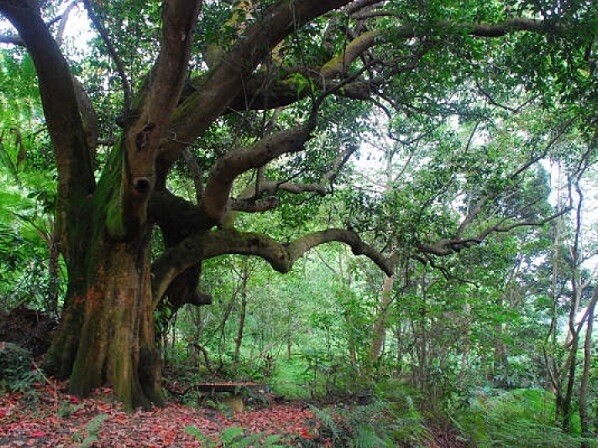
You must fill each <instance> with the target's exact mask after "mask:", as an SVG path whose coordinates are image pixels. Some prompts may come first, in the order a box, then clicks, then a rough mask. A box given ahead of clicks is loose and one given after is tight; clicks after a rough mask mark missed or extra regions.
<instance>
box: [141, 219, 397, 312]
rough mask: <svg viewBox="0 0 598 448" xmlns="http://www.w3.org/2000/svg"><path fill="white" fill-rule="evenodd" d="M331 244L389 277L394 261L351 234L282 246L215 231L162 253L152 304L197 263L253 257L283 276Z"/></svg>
mask: <svg viewBox="0 0 598 448" xmlns="http://www.w3.org/2000/svg"><path fill="white" fill-rule="evenodd" d="M333 241H337V242H341V243H345V244H347V245H348V246H350V247H351V250H352V251H353V253H354V254H355V255H364V256H366V257H368V258H369V259H371V260H372V261H373V262H374V263H375V264H376V265H377V266H378V267H379V268H380V269H382V270H383V271H384V272H385V273H386V274H388V275H392V273H393V271H394V260H393V259H389V258H385V257H384V256H383V255H382V254H381V253H380V252H378V251H376V250H375V249H374V248H373V247H371V246H370V245H368V244H366V243H364V242H363V241H362V240H361V238H360V236H359V235H358V234H357V233H355V232H353V231H352V230H345V229H328V230H323V231H320V232H313V233H310V234H307V235H305V236H302V237H300V238H299V239H297V240H296V241H294V242H292V243H290V244H288V245H285V244H281V243H279V242H277V241H276V240H274V239H273V238H270V237H269V236H267V235H263V234H260V233H251V232H248V233H243V232H237V231H234V230H219V231H214V232H206V233H201V234H197V235H193V236H191V237H189V238H187V239H185V240H184V241H183V242H181V244H179V245H178V246H176V247H174V248H172V249H171V250H168V251H166V252H165V253H164V254H163V255H162V256H160V257H159V258H158V259H157V260H156V261H155V262H154V264H153V266H152V276H153V283H152V291H153V298H154V303H157V302H158V301H159V300H160V298H161V297H162V296H163V295H164V293H165V292H166V290H167V288H168V285H169V284H170V283H171V282H172V281H173V280H174V279H175V278H176V277H177V276H178V275H180V274H181V273H182V272H184V271H185V270H186V269H188V268H189V267H190V266H193V265H194V264H197V263H198V262H199V261H202V260H206V259H208V258H213V257H217V256H220V255H225V254H238V255H255V256H258V257H261V258H263V259H264V260H266V261H267V262H268V263H270V265H271V266H272V267H273V268H274V269H275V270H277V271H278V272H282V273H286V272H289V271H290V270H291V268H292V267H293V264H294V263H295V262H296V261H297V260H298V259H299V258H301V257H302V256H303V254H305V253H306V252H307V251H309V250H310V249H313V248H314V247H316V246H319V245H320V244H324V243H330V242H333Z"/></svg>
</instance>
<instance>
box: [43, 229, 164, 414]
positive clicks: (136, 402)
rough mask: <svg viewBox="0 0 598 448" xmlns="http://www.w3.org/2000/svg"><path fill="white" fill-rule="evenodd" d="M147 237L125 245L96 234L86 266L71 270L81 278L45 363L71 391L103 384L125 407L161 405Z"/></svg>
mask: <svg viewBox="0 0 598 448" xmlns="http://www.w3.org/2000/svg"><path fill="white" fill-rule="evenodd" d="M148 241H149V231H146V232H145V235H142V236H140V237H138V238H136V239H135V240H134V241H131V242H126V243H125V242H121V243H114V242H111V241H106V240H105V239H104V238H99V239H98V241H96V242H95V244H94V245H93V246H92V247H93V250H90V251H89V256H88V264H87V265H86V266H83V267H75V268H74V269H75V270H81V269H85V271H86V273H85V274H83V275H76V276H75V277H76V278H77V277H79V278H80V277H82V276H84V277H85V278H86V279H87V281H86V282H85V283H83V284H80V285H72V286H73V288H72V290H71V292H72V295H71V297H70V300H69V301H68V303H67V306H66V308H65V310H64V312H63V319H62V323H61V327H60V329H59V332H58V334H57V336H56V338H55V340H54V343H53V345H52V347H51V349H50V352H49V353H48V363H49V365H50V366H51V367H53V368H54V371H55V372H56V373H57V374H58V375H59V376H62V377H66V376H68V375H70V383H69V388H70V392H71V393H73V394H75V395H78V396H85V395H87V394H89V392H91V390H92V389H93V388H96V387H100V386H105V385H106V386H109V387H112V388H113V391H114V395H115V398H116V399H118V400H119V401H121V402H123V403H124V405H125V407H127V408H129V409H132V408H136V407H144V408H149V407H150V406H151V405H152V404H156V405H162V404H163V403H164V398H163V395H162V390H161V384H160V383H161V366H160V356H159V354H158V351H157V349H156V347H155V340H154V337H155V336H154V324H153V305H152V297H151V292H150V291H151V288H150V260H149V250H148V247H149V246H148ZM79 274H82V273H79ZM71 278H72V277H71Z"/></svg>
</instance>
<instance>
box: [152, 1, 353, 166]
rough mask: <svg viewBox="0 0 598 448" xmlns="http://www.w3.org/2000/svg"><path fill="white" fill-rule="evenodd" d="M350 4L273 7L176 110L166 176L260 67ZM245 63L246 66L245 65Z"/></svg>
mask: <svg viewBox="0 0 598 448" xmlns="http://www.w3.org/2000/svg"><path fill="white" fill-rule="evenodd" d="M347 3H349V1H348V0H328V1H321V0H303V1H300V2H290V3H289V2H288V0H280V1H278V2H277V3H275V4H273V5H272V6H270V7H268V8H267V9H266V10H265V11H264V13H263V16H262V18H261V19H260V20H256V21H255V22H254V23H253V24H252V25H251V26H250V27H248V28H247V31H246V32H245V33H244V34H243V35H242V36H241V37H240V38H239V40H238V42H237V44H236V45H235V46H234V47H233V48H232V49H231V51H230V52H229V53H228V54H227V55H226V56H225V57H223V58H222V60H221V61H220V62H219V63H218V65H217V66H216V67H214V69H213V70H211V71H210V73H209V74H208V76H207V78H206V79H205V80H204V82H203V84H202V86H201V87H200V88H199V89H198V90H197V91H196V92H194V93H193V94H192V95H191V96H190V97H189V98H188V99H187V100H185V101H183V102H182V103H181V104H180V106H179V107H178V109H177V113H176V114H175V117H174V118H173V120H172V124H171V127H170V129H171V133H170V135H169V136H166V139H165V141H164V142H163V144H162V153H163V154H162V156H161V159H162V163H163V164H164V165H165V168H164V170H165V171H167V169H168V167H169V166H170V164H171V163H173V162H174V161H175V160H176V159H177V158H178V156H179V154H180V152H181V151H182V150H183V149H184V148H185V147H186V146H188V145H189V143H190V142H192V141H193V140H195V139H196V138H197V137H199V136H200V135H202V134H203V133H204V132H205V130H206V129H207V128H208V126H209V125H210V124H211V123H212V122H213V121H214V120H215V119H216V118H218V117H219V116H220V115H222V113H223V112H224V111H225V110H226V108H227V107H228V106H229V105H230V104H231V102H232V101H233V100H234V99H235V98H237V97H239V96H240V95H241V92H242V91H243V88H244V86H245V83H246V81H247V80H248V79H249V78H250V77H251V74H252V73H253V72H254V70H255V69H256V67H257V66H258V65H259V63H260V62H262V61H263V60H264V58H266V57H267V56H268V55H269V54H270V53H271V51H272V49H274V47H276V45H278V43H280V42H281V41H282V40H283V39H284V38H285V37H287V36H288V35H290V34H292V33H293V32H294V31H295V30H296V29H297V28H299V27H301V26H303V25H304V24H305V23H307V22H308V21H310V20H312V19H314V18H316V17H319V16H321V15H323V14H325V13H327V12H329V11H332V10H334V9H336V8H339V7H341V6H343V5H345V4H347ZM240 61H243V63H240Z"/></svg>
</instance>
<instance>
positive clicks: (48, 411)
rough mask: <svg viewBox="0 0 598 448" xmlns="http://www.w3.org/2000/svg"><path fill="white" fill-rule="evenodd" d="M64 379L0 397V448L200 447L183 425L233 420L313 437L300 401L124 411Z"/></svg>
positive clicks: (216, 425) (207, 430)
mask: <svg viewBox="0 0 598 448" xmlns="http://www.w3.org/2000/svg"><path fill="white" fill-rule="evenodd" d="M64 386H65V385H64V384H52V385H46V386H39V387H36V389H35V391H33V392H32V393H29V394H23V393H12V394H8V395H4V396H1V397H0V448H3V447H26V446H35V447H52V448H60V447H79V446H81V444H82V442H83V441H84V440H85V439H86V438H87V439H88V441H87V442H89V439H94V438H96V439H95V441H94V442H93V444H92V445H91V446H93V447H115V446H118V447H151V448H154V447H155V448H162V447H177V448H179V447H180V448H187V447H189V448H190V447H199V446H201V445H200V443H199V441H197V440H196V439H195V438H194V437H193V436H191V435H189V434H187V433H186V432H185V427H186V426H188V425H193V426H195V427H196V428H198V429H199V430H200V431H201V432H202V433H204V434H205V435H207V436H215V435H217V434H219V433H220V432H221V431H222V430H223V429H226V428H228V427H230V426H238V427H241V428H243V429H245V431H246V432H247V434H250V433H265V434H281V435H284V436H288V439H289V440H290V439H291V438H293V437H302V438H313V437H315V433H316V420H315V418H314V415H313V414H312V413H311V411H309V410H308V409H306V408H305V407H304V406H303V405H302V404H301V403H296V404H288V403H287V404H273V405H271V406H269V407H266V408H263V409H260V410H249V411H246V412H243V413H239V414H235V415H234V417H227V416H226V415H225V414H223V413H221V412H219V411H216V410H214V409H206V408H193V407H188V406H183V405H179V404H170V405H168V406H167V407H165V408H161V409H154V410H152V411H150V412H143V411H137V412H133V413H126V412H124V411H122V409H121V408H120V407H119V406H118V405H117V404H115V403H112V402H110V401H109V399H108V398H107V397H109V396H110V391H109V390H106V389H104V390H100V391H98V392H97V393H96V394H95V395H94V396H93V397H91V398H87V399H78V398H77V397H73V396H70V395H68V394H66V393H63V392H60V390H62V389H64Z"/></svg>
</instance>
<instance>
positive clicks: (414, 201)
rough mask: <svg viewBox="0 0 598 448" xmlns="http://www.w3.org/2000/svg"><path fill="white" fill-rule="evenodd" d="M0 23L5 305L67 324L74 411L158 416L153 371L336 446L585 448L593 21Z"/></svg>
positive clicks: (206, 13) (55, 11)
mask: <svg viewBox="0 0 598 448" xmlns="http://www.w3.org/2000/svg"><path fill="white" fill-rule="evenodd" d="M0 14H2V16H3V17H5V18H6V21H2V22H0V31H1V32H2V35H0V43H1V44H4V45H0V73H1V75H2V76H0V182H1V185H2V186H1V187H0V301H1V305H2V306H3V307H4V308H6V309H15V308H18V307H21V306H27V307H29V308H31V309H35V310H39V311H40V312H44V313H47V314H49V315H52V316H53V317H56V318H58V317H59V316H60V317H61V326H60V328H59V330H58V331H57V332H56V334H55V336H54V339H53V345H52V347H51V348H50V351H49V352H48V355H47V358H46V361H47V365H46V366H47V368H48V371H50V372H52V373H54V374H56V375H57V376H59V377H70V378H71V383H70V390H71V392H73V393H75V394H77V395H81V396H84V395H86V394H88V393H90V392H91V390H92V389H93V388H95V387H98V386H101V385H104V384H108V385H110V386H112V387H113V388H114V392H115V395H116V397H117V399H119V400H121V401H122V402H123V403H125V405H126V406H129V407H131V406H144V407H149V406H150V405H151V403H154V404H163V402H164V400H163V398H164V397H163V389H162V387H161V372H162V370H164V372H166V373H167V374H166V377H167V384H168V382H172V381H173V378H176V379H177V380H178V381H180V380H184V381H186V382H188V383H189V384H192V383H197V382H202V381H205V380H206V379H207V378H211V379H214V380H218V381H221V380H231V379H235V380H237V381H248V380H251V381H260V382H264V383H267V384H269V385H270V386H271V387H272V388H273V389H274V391H275V392H277V393H279V394H283V395H285V396H288V397H294V398H301V399H307V398H310V399H318V400H325V401H328V400H329V399H330V400H336V401H344V402H348V403H353V404H355V403H357V404H359V405H364V406H365V407H363V408H361V407H360V406H357V407H356V408H350V409H348V410H347V411H346V412H344V411H342V410H341V411H339V412H329V411H324V410H322V411H320V410H317V409H315V410H314V413H315V414H316V416H318V418H319V419H320V420H321V422H322V423H323V425H324V426H327V427H328V429H329V431H331V438H330V437H329V438H328V439H330V440H335V437H336V438H337V439H338V443H337V445H338V446H383V444H384V443H387V444H391V443H393V441H396V440H401V441H403V442H405V443H407V442H409V443H414V444H415V443H420V442H421V441H423V440H425V439H426V431H427V430H423V429H422V428H425V423H426V422H425V421H424V420H425V419H424V418H423V417H422V415H436V416H438V415H442V416H443V418H447V419H452V421H453V424H454V426H455V427H457V428H459V429H460V430H461V431H462V432H463V437H465V438H469V439H470V440H472V441H474V442H475V443H476V444H478V445H479V446H516V445H515V444H516V443H519V444H520V445H517V446H542V445H541V444H540V441H541V439H542V435H543V434H546V431H552V432H550V434H553V435H552V436H550V438H549V439H550V442H549V443H551V444H552V445H550V446H573V445H572V444H582V445H583V446H589V444H590V441H589V439H590V438H591V436H592V435H595V434H596V431H597V425H598V422H597V420H596V415H598V414H597V412H598V405H596V400H595V398H596V394H597V390H596V387H597V384H596V382H595V375H594V376H593V375H592V373H593V372H594V371H595V369H596V365H595V360H594V358H593V356H592V354H593V350H594V348H595V342H594V340H593V338H592V329H593V323H594V320H595V314H594V308H595V305H596V302H597V301H598V288H597V287H596V281H597V280H596V277H595V276H596V273H597V270H596V266H597V264H596V254H597V251H596V248H597V247H598V246H597V245H598V240H597V239H596V230H597V229H596V227H595V223H594V222H593V221H595V220H594V219H593V218H592V216H593V213H595V206H596V204H595V200H594V199H593V198H594V197H595V196H596V194H595V189H596V171H595V164H596V161H597V160H598V159H597V156H598V153H597V151H596V150H597V133H596V126H597V124H598V123H597V119H596V117H597V116H598V101H597V98H598V77H597V76H596V73H597V70H598V67H597V65H598V56H597V54H596V37H597V36H596V29H598V11H597V7H596V5H595V4H594V3H593V2H588V1H570V2H549V1H540V2H538V1H529V2H528V1H504V2H498V1H490V2H480V1H474V0H471V1H468V2H446V1H434V0H432V1H424V2H406V1H395V0H388V1H382V2H375V1H367V0H357V1H355V2H346V1H341V0H336V1H331V2H321V1H320V2H315V1H310V0H305V1H298V2H292V3H290V4H289V3H288V2H285V1H281V2H274V1H265V2H256V1H254V2H250V1H240V2H232V3H231V2H205V4H202V2H199V1H188V2H185V1H183V0H180V1H178V0H168V1H164V2H163V4H160V2H149V3H148V2H141V1H136V0H126V1H111V2H93V1H89V0H86V1H82V2H66V1H64V2H62V1H58V2H32V1H25V0H22V1H8V0H0ZM9 22H10V23H11V24H12V25H10V24H9ZM74 23H77V25H76V26H74V25H73V24H74ZM12 26H14V28H13V27H12ZM78 33H83V36H79V37H77V35H78ZM77 39H81V40H77ZM84 39H87V40H84ZM323 243H329V244H326V245H323ZM341 243H344V244H341ZM355 255H365V257H356V256H355ZM250 256H254V257H250ZM283 274H284V275H283ZM173 375H174V376H173ZM197 398H198V397H197V395H193V393H192V392H190V393H189V394H186V395H185V400H187V402H188V403H190V404H194V403H195V402H196V399H197ZM361 400H364V401H366V402H368V403H360V401H361ZM521 402H524V403H526V406H530V408H532V407H533V408H534V409H535V407H536V406H539V407H538V412H539V413H542V414H543V415H545V416H546V418H542V419H539V418H537V416H533V415H527V414H525V412H524V411H525V409H520V408H519V407H518V406H519V404H520V403H521ZM367 406H370V407H367ZM360 412H362V414H360ZM368 413H369V414H368ZM370 414H371V415H373V416H374V417H371V418H370V416H369V415H370ZM380 415H384V416H386V417H389V416H390V417H389V418H388V419H380V420H376V419H377V418H379V416H380ZM364 416H365V417H364ZM362 417H363V418H362ZM360 419H361V420H362V422H371V424H370V425H369V426H368V425H362V426H359V425H356V422H358V421H359V420H360ZM488 422H491V423H490V425H489V426H484V425H487V423H488ZM326 423H327V424H326ZM377 423H380V424H379V425H377ZM418 428H419V429H418ZM547 428H548V429H547ZM191 431H193V430H191ZM360 431H362V432H360ZM337 433H338V434H337ZM523 433H526V437H527V438H521V437H519V435H520V434H523ZM197 434H198V437H201V433H197ZM513 436H515V437H514V438H513ZM328 439H327V440H328ZM544 439H546V437H544ZM360 440H361V441H360ZM557 442H558V443H557ZM273 443H274V442H273ZM368 443H369V445H368ZM389 446H390V445H389ZM547 446H548V445H547Z"/></svg>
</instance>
